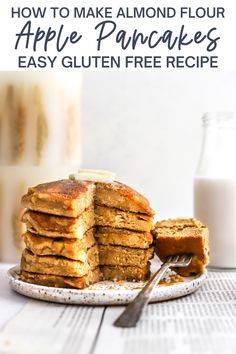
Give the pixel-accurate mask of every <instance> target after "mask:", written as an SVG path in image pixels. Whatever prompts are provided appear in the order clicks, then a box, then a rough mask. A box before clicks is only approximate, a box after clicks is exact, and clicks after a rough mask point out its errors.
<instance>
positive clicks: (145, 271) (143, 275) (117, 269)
mask: <svg viewBox="0 0 236 354" xmlns="http://www.w3.org/2000/svg"><path fill="white" fill-rule="evenodd" d="M101 271H102V274H103V278H104V279H105V280H114V281H118V280H126V281H141V280H146V279H148V278H149V276H150V265H149V263H147V264H146V265H145V266H143V267H130V266H124V267H122V266H101Z"/></svg>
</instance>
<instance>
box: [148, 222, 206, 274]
mask: <svg viewBox="0 0 236 354" xmlns="http://www.w3.org/2000/svg"><path fill="white" fill-rule="evenodd" d="M159 226H160V227H159ZM168 226H169V227H168ZM153 234H154V235H155V237H156V241H155V251H156V254H157V256H158V257H159V258H160V259H161V260H162V261H164V260H165V259H166V257H168V256H173V255H176V254H192V261H191V263H190V265H189V266H188V267H185V268H176V269H175V271H176V272H177V273H178V274H180V275H182V276H189V275H191V274H196V273H201V272H203V271H204V268H205V266H206V265H207V264H208V261H209V258H208V254H209V246H208V229H207V227H206V226H205V225H203V224H202V223H201V222H200V221H198V220H196V219H171V220H162V221H158V222H157V223H156V226H155V229H154V231H153Z"/></svg>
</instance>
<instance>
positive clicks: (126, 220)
mask: <svg viewBox="0 0 236 354" xmlns="http://www.w3.org/2000/svg"><path fill="white" fill-rule="evenodd" d="M95 224H96V225H99V226H110V227H114V228H121V229H128V230H135V231H146V232H150V231H151V230H152V228H153V221H152V217H151V216H149V215H147V214H139V213H130V212H125V211H122V210H119V209H115V208H108V207H104V206H99V205H96V206H95Z"/></svg>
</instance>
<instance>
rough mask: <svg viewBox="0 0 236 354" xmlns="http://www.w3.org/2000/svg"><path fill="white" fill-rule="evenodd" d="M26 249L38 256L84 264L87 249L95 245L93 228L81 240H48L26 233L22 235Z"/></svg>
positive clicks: (48, 238) (47, 238)
mask: <svg viewBox="0 0 236 354" xmlns="http://www.w3.org/2000/svg"><path fill="white" fill-rule="evenodd" d="M23 238H24V241H25V245H26V248H27V249H28V250H30V251H31V252H32V253H34V254H36V255H38V256H50V255H52V256H62V257H66V258H69V259H74V260H76V261H81V262H83V263H84V262H86V260H87V252H88V249H89V248H91V247H92V246H93V245H95V243H96V241H95V239H94V230H93V228H92V229H90V230H89V231H87V232H86V233H85V234H84V237H83V238H82V239H76V238H74V239H65V238H56V239H55V238H50V237H43V236H39V235H35V234H32V233H30V232H29V231H27V232H26V233H25V234H24V235H23Z"/></svg>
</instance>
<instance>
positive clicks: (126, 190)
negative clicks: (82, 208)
mask: <svg viewBox="0 0 236 354" xmlns="http://www.w3.org/2000/svg"><path fill="white" fill-rule="evenodd" d="M95 203H96V204H98V205H104V206H107V207H110V208H117V209H120V210H124V211H129V212H134V213H141V214H147V215H150V216H153V215H155V212H154V211H153V210H152V209H151V208H150V205H149V202H148V200H147V199H146V198H145V197H144V196H143V195H141V194H139V193H138V192H136V191H135V190H134V189H132V188H130V187H128V186H126V185H125V184H123V183H120V182H110V183H109V182H107V183H97V184H96V195H95Z"/></svg>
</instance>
